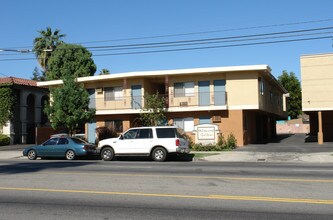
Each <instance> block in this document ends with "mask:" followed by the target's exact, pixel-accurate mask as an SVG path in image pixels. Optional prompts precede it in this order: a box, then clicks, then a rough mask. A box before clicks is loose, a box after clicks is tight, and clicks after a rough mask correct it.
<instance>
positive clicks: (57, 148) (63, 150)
mask: <svg viewBox="0 0 333 220" xmlns="http://www.w3.org/2000/svg"><path fill="white" fill-rule="evenodd" d="M95 153H96V146H95V145H92V144H89V143H87V142H85V141H84V140H82V139H79V138H75V137H67V136H65V137H53V138H50V139H49V140H47V141H45V142H44V143H43V144H41V145H35V146H30V147H27V148H25V149H24V150H23V156H27V157H28V159H29V160H36V159H37V157H65V158H66V159H67V160H73V159H74V158H76V157H78V156H87V155H91V154H95Z"/></svg>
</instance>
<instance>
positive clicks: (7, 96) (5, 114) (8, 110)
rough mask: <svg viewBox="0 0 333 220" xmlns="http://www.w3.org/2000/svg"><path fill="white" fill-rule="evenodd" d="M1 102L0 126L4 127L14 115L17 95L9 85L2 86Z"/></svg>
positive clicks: (0, 88) (0, 91) (0, 92)
mask: <svg viewBox="0 0 333 220" xmlns="http://www.w3.org/2000/svg"><path fill="white" fill-rule="evenodd" d="M0 103H1V104H0V127H2V126H5V125H6V124H7V122H8V121H9V120H10V119H12V117H13V108H14V104H15V95H14V92H13V89H12V88H11V87H10V86H9V85H5V86H0Z"/></svg>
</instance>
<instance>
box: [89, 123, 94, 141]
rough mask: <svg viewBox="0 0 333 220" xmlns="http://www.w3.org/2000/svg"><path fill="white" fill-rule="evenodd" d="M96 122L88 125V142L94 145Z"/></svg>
mask: <svg viewBox="0 0 333 220" xmlns="http://www.w3.org/2000/svg"><path fill="white" fill-rule="evenodd" d="M95 130H96V122H92V123H88V142H89V143H95V139H96V137H95V133H96V131H95Z"/></svg>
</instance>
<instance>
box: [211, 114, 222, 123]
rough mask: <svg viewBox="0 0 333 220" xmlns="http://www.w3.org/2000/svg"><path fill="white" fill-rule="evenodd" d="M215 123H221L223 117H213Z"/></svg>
mask: <svg viewBox="0 0 333 220" xmlns="http://www.w3.org/2000/svg"><path fill="white" fill-rule="evenodd" d="M212 121H213V123H217V122H221V116H220V115H214V116H213V117H212Z"/></svg>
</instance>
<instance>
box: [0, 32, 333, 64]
mask: <svg viewBox="0 0 333 220" xmlns="http://www.w3.org/2000/svg"><path fill="white" fill-rule="evenodd" d="M332 28H333V27H324V28H315V29H306V30H295V31H289V32H274V33H265V34H256V35H244V36H232V37H226V38H219V39H236V40H229V41H222V42H201V41H203V40H204V39H200V40H194V41H186V42H201V43H192V44H186V45H180V44H177V45H172V44H171V45H167V44H166V42H160V43H152V44H144V45H156V46H155V47H162V46H163V47H166V46H167V47H170V46H188V45H196V44H207V43H226V42H237V41H245V40H247V41H250V40H267V39H272V38H286V37H295V36H298V37H299V36H309V35H318V34H332V32H320V33H309V34H298V35H285V36H276V37H272V35H273V36H274V35H281V34H285V33H302V32H309V31H316V30H327V29H332ZM253 36H271V37H264V38H253ZM250 37H252V38H250ZM238 38H249V39H238ZM327 38H332V35H330V36H324V37H312V38H301V39H289V40H280V41H264V42H253V43H242V44H229V45H216V46H207V47H190V48H178V49H166V50H151V51H136V52H123V53H112V54H95V55H93V56H115V55H131V54H145V53H161V52H175V51H189V50H202V49H214V48H226V47H236V46H237V47H239V46H250V45H263V44H273V43H286V42H297V41H307V40H320V39H327ZM237 39H238V40H237ZM178 42H180V41H177V43H178ZM181 42H184V41H181ZM159 44H161V45H159ZM164 44H165V45H164ZM136 45H137V44H136ZM136 45H135V47H134V48H118V50H128V49H148V48H152V47H153V46H150V47H149V46H145V47H141V48H139V47H137V46H136ZM157 45H159V46H157ZM117 46H119V45H116V46H115V47H117ZM108 47H109V46H107V48H108ZM109 50H112V49H109ZM35 59H36V58H12V59H0V61H15V60H17V61H18V60H35Z"/></svg>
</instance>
